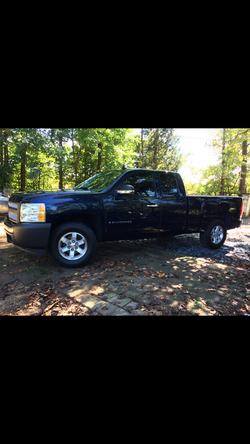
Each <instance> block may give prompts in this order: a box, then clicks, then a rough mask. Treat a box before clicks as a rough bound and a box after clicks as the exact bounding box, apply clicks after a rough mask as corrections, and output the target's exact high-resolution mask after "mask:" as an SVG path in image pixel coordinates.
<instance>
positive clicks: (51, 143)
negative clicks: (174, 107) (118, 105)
mask: <svg viewBox="0 0 250 444" xmlns="http://www.w3.org/2000/svg"><path fill="white" fill-rule="evenodd" d="M144 131H145V139H144V156H143V157H142V156H141V149H142V147H141V138H140V136H138V135H136V134H135V133H134V131H133V130H132V129H130V128H0V188H2V187H3V186H5V185H7V184H8V185H9V186H11V189H12V190H13V191H19V190H27V191H28V190H32V189H46V188H47V189H48V188H63V187H65V188H72V187H73V186H76V185H77V184H79V183H81V182H83V181H84V180H86V179H88V178H89V177H91V176H93V175H94V174H96V173H99V172H103V171H108V170H114V169H121V168H122V166H123V165H125V166H126V167H127V168H129V167H132V168H134V167H138V168H142V167H143V168H145V167H146V168H160V169H169V170H177V169H178V168H179V166H180V164H181V155H180V151H179V149H178V147H177V144H178V140H177V138H176V137H175V136H174V134H173V130H172V129H168V128H151V129H144Z"/></svg>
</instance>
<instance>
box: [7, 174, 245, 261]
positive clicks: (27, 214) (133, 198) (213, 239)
mask: <svg viewBox="0 0 250 444" xmlns="http://www.w3.org/2000/svg"><path fill="white" fill-rule="evenodd" d="M8 210H9V212H8V216H6V217H5V220H4V229H5V232H6V235H7V241H8V242H12V243H13V244H14V245H15V246H16V247H19V248H21V249H23V250H24V251H25V252H27V253H30V254H34V255H39V256H40V255H44V254H45V252H46V249H47V248H48V250H49V253H50V255H51V257H52V259H53V260H54V261H55V262H56V263H57V264H60V265H61V266H63V267H81V266H83V265H85V264H86V263H87V262H89V261H90V259H91V258H92V257H93V255H94V254H95V251H96V247H97V242H105V241H113V240H122V239H140V238H157V237H165V236H173V235H177V234H184V233H200V240H201V243H202V245H203V246H205V247H207V248H211V249H217V248H220V247H221V246H222V245H223V244H224V242H225V239H226V235H227V230H230V229H233V228H237V227H240V226H241V224H242V221H241V216H242V211H243V204H242V198H241V197H225V196H187V195H186V191H185V187H184V184H183V181H182V178H181V176H180V175H179V174H178V173H174V172H166V171H156V170H143V169H129V170H125V171H124V170H119V171H118V170H116V171H110V172H104V173H99V174H96V175H95V176H93V177H91V178H90V179H88V180H86V181H85V182H83V183H81V184H80V185H78V186H77V187H75V188H74V189H71V190H67V189H66V190H52V191H50V190H47V191H31V192H21V193H15V194H12V195H11V196H10V199H9V202H8Z"/></svg>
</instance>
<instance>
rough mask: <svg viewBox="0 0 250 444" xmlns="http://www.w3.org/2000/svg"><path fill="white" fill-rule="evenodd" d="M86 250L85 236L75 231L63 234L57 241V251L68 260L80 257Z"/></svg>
mask: <svg viewBox="0 0 250 444" xmlns="http://www.w3.org/2000/svg"><path fill="white" fill-rule="evenodd" d="M87 250H88V242H87V240H86V238H85V237H84V236H83V235H82V234H80V233H77V232H74V231H73V232H69V233H67V234H64V235H63V236H62V237H61V238H60V240H59V242H58V251H59V253H60V255H61V256H62V257H63V258H64V259H67V260H68V261H76V260H78V259H81V258H82V257H83V256H84V255H85V254H86V253H87Z"/></svg>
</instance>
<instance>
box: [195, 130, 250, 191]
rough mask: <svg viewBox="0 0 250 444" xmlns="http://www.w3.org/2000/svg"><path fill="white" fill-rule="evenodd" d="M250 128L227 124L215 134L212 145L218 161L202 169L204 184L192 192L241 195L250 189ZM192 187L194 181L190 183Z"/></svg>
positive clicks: (202, 181) (201, 181) (201, 180)
mask: <svg viewBox="0 0 250 444" xmlns="http://www.w3.org/2000/svg"><path fill="white" fill-rule="evenodd" d="M249 142H250V128H223V131H216V132H215V133H214V136H213V142H212V148H213V150H214V151H215V152H216V153H217V154H218V160H219V162H218V164H217V165H211V166H209V167H208V168H206V169H203V170H200V174H201V178H200V184H199V186H197V184H193V187H192V192H193V193H195V194H197V189H198V188H199V194H208V195H209V194H211V195H229V196H231V195H236V196H237V195H239V194H242V193H244V192H246V191H247V189H249V190H250V177H249V174H248V171H247V163H248V161H249V153H248V151H247V147H248V145H249ZM189 188H191V184H189Z"/></svg>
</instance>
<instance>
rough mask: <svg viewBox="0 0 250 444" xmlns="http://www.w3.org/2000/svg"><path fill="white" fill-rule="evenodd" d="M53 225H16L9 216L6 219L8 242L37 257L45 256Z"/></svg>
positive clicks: (5, 227) (5, 228)
mask: <svg viewBox="0 0 250 444" xmlns="http://www.w3.org/2000/svg"><path fill="white" fill-rule="evenodd" d="M50 229H51V224H48V223H26V222H25V223H18V224H14V223H12V222H11V221H10V219H9V218H8V216H6V217H5V219H4V231H5V233H6V236H7V242H9V243H12V244H14V245H15V247H18V248H20V249H22V250H24V251H25V252H26V253H29V254H33V255H35V256H43V255H44V254H45V253H46V248H47V246H48V242H49V236H50Z"/></svg>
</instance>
